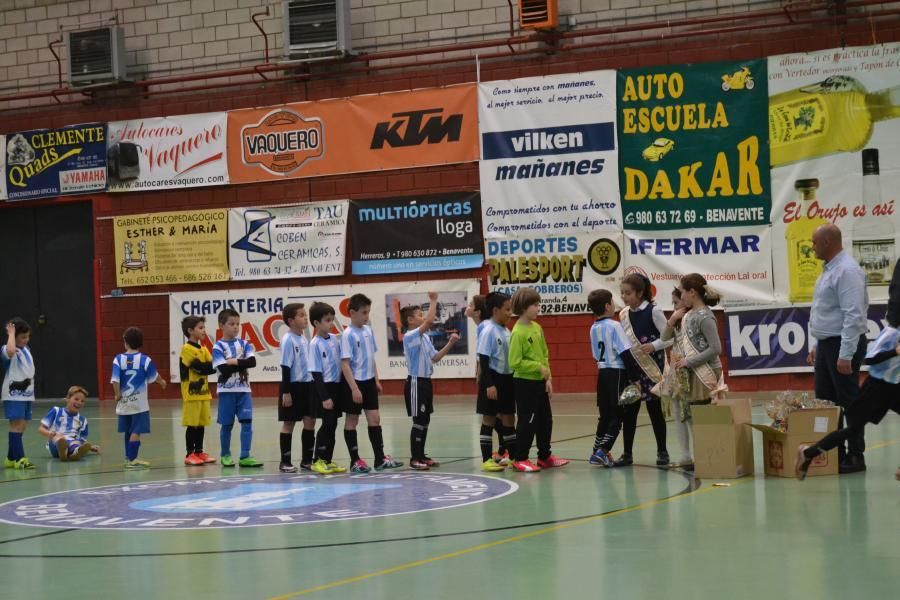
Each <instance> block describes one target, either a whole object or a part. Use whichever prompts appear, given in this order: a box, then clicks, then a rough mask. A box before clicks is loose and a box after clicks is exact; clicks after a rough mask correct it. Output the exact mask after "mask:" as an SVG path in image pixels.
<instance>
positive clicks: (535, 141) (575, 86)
mask: <svg viewBox="0 0 900 600" xmlns="http://www.w3.org/2000/svg"><path fill="white" fill-rule="evenodd" d="M478 114H479V126H480V128H481V162H480V163H479V173H480V178H481V194H482V197H483V199H484V202H483V205H484V237H485V238H499V237H509V236H541V235H548V234H552V235H562V236H569V235H577V234H580V233H585V234H597V233H598V232H604V231H617V230H621V229H622V224H621V208H620V206H619V181H618V179H619V175H618V154H617V152H616V72H615V71H591V72H587V73H569V74H565V75H548V76H546V77H527V78H523V79H513V80H507V81H489V82H486V83H481V84H479V86H478Z"/></svg>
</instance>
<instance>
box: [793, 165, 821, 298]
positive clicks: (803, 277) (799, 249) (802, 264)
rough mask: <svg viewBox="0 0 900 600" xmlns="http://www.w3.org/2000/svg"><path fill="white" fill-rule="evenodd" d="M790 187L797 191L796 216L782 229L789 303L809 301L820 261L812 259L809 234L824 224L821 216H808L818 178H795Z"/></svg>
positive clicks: (811, 245) (813, 200)
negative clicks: (785, 251)
mask: <svg viewBox="0 0 900 600" xmlns="http://www.w3.org/2000/svg"><path fill="white" fill-rule="evenodd" d="M794 189H796V190H797V191H798V192H800V217H799V218H798V219H797V220H796V221H792V222H791V223H790V224H789V225H788V226H787V229H786V230H785V232H784V237H785V238H786V239H787V247H788V277H789V279H790V293H789V294H788V299H789V300H790V301H791V302H811V301H812V297H813V290H814V289H815V287H816V279H818V278H819V275H821V274H822V261H821V260H819V259H818V258H816V253H815V250H813V243H812V236H813V233H814V232H815V231H816V229H817V228H818V227H819V226H820V225H825V224H827V223H828V221H826V220H825V219H823V218H821V217H810V216H809V210H810V206H811V205H812V203H813V202H815V200H816V190H817V189H819V180H818V179H798V180H797V181H796V182H794Z"/></svg>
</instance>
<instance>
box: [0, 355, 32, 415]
mask: <svg viewBox="0 0 900 600" xmlns="http://www.w3.org/2000/svg"><path fill="white" fill-rule="evenodd" d="M0 358H2V359H3V370H4V371H6V375H5V376H4V377H3V393H2V399H3V400H18V401H19V402H31V401H33V400H34V358H32V356H31V349H30V348H29V347H28V346H23V347H22V348H16V355H15V356H14V357H12V358H10V357H9V356H7V355H6V348H0Z"/></svg>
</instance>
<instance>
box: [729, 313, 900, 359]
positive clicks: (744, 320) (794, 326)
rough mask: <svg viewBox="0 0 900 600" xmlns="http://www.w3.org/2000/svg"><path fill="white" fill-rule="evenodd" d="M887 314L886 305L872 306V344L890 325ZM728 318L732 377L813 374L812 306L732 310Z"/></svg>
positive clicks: (869, 334)
mask: <svg viewBox="0 0 900 600" xmlns="http://www.w3.org/2000/svg"><path fill="white" fill-rule="evenodd" d="M886 311H887V307H886V306H885V305H883V304H881V305H871V306H869V331H868V334H867V335H868V339H869V340H874V339H875V338H877V337H878V336H879V335H880V334H881V330H882V329H884V327H885V326H886V325H887V323H886V322H885V313H886ZM725 318H726V326H725V329H726V336H727V347H728V373H729V375H768V374H773V373H812V372H813V368H812V367H811V366H809V365H807V364H806V357H807V355H808V354H809V347H810V342H811V339H810V335H809V307H808V306H790V305H781V306H777V307H774V308H772V307H767V308H765V309H758V308H754V309H746V310H744V309H739V310H728V311H726V315H725ZM863 368H866V367H863Z"/></svg>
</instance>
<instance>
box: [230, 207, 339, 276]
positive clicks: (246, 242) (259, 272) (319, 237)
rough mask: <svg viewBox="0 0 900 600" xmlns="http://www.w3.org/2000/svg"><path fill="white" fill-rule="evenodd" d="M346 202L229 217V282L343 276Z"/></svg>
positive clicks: (260, 209)
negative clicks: (232, 280)
mask: <svg viewBox="0 0 900 600" xmlns="http://www.w3.org/2000/svg"><path fill="white" fill-rule="evenodd" d="M346 245H347V200H338V201H335V202H311V203H306V204H300V205H297V206H283V207H272V208H268V207H253V208H232V209H231V210H229V211H228V262H229V264H230V267H231V278H232V279H234V280H250V279H282V278H286V277H295V278H296V277H299V278H304V277H330V276H334V275H343V274H344V257H345V256H346Z"/></svg>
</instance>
